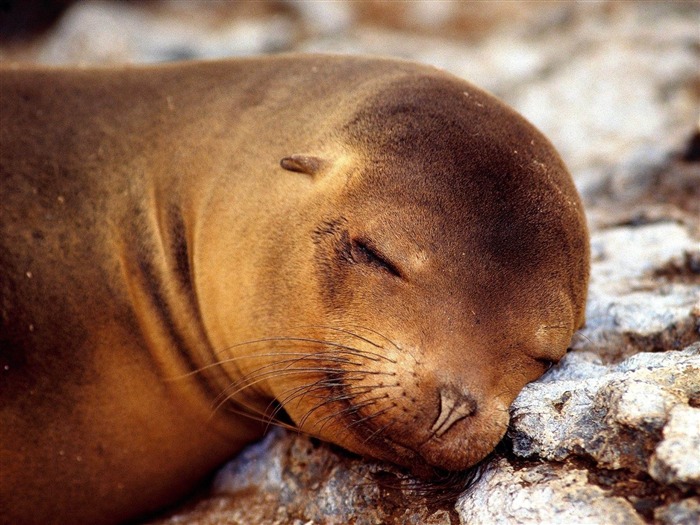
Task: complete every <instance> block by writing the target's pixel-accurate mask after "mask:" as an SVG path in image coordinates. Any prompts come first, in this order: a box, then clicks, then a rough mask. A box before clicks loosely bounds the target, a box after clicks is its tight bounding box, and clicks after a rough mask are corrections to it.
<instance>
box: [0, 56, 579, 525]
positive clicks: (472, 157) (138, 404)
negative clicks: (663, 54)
mask: <svg viewBox="0 0 700 525" xmlns="http://www.w3.org/2000/svg"><path fill="white" fill-rule="evenodd" d="M0 180H1V181H2V184H1V185H0V210H1V215H0V217H1V218H0V268H1V273H0V294H1V295H0V297H1V302H0V313H1V323H2V324H1V326H0V328H1V330H0V472H2V475H1V476H0V501H2V502H3V503H2V506H3V512H2V515H1V516H0V522H2V523H24V524H31V523H37V524H38V523H42V524H48V523H71V524H78V523H91V524H97V523H118V522H122V521H124V520H129V519H135V518H137V517H139V516H143V515H144V514H146V513H149V512H153V511H155V510H157V509H159V508H162V507H163V506H164V505H166V504H168V503H171V502H173V501H175V500H176V499H178V498H179V497H181V496H182V495H184V494H186V493H187V492H188V491H190V490H192V488H193V487H194V486H195V485H196V484H197V483H198V482H200V481H201V480H202V479H203V478H204V477H205V476H207V475H208V474H209V473H211V472H212V470H213V469H215V468H216V467H217V466H218V465H220V464H221V463H222V462H224V461H225V460H226V459H228V458H230V457H232V456H233V455H234V454H236V452H238V451H239V450H240V449H241V448H242V447H243V446H244V445H246V444H247V443H249V442H251V441H253V440H255V439H257V438H259V437H260V436H261V435H262V433H263V432H264V429H265V427H266V423H267V421H269V420H270V419H274V420H277V421H280V422H281V423H282V424H287V425H289V426H293V427H295V428H298V429H299V430H300V431H302V432H305V433H308V434H310V435H313V436H317V437H318V438H320V439H323V440H326V441H330V442H333V443H335V444H337V445H340V446H341V447H344V448H346V449H348V450H350V451H352V452H355V453H358V454H362V455H365V456H369V457H372V458H377V459H380V460H386V461H390V462H393V463H396V464H399V465H403V466H406V467H409V468H411V469H412V470H413V471H414V472H416V473H417V474H419V475H429V474H430V473H431V472H432V471H433V470H434V469H439V470H460V469H465V468H467V467H469V466H470V465H473V464H474V463H476V462H478V461H479V460H480V459H482V458H483V457H484V456H485V455H487V454H488V453H489V452H490V451H491V450H492V449H493V447H494V446H495V445H496V443H497V442H498V441H499V440H500V439H501V437H502V436H503V434H504V432H505V430H506V427H507V424H508V407H509V405H510V403H511V402H512V400H513V399H514V398H515V396H516V395H517V394H518V392H519V391H520V390H521V388H522V387H523V386H524V385H525V384H526V383H528V382H529V381H532V380H534V379H536V378H538V377H539V376H540V375H541V374H542V373H543V372H544V371H545V370H547V368H548V367H549V366H550V365H551V363H553V362H556V361H557V360H558V359H559V358H560V357H561V356H562V355H563V354H564V353H565V351H566V349H567V346H568V344H569V342H570V339H571V337H572V334H573V333H574V332H575V331H576V330H577V329H578V328H579V327H581V325H582V324H583V322H584V306H585V300H586V288H587V281H588V273H589V251H588V234H587V229H586V221H585V218H584V212H583V208H582V205H581V201H580V199H579V197H578V195H577V192H576V189H575V187H574V184H573V183H572V180H571V177H570V175H569V174H568V172H567V170H566V168H565V166H564V165H563V163H562V161H561V159H560V158H559V156H558V155H557V153H556V152H555V150H554V148H553V147H552V145H551V144H550V143H549V142H548V141H547V139H545V138H544V137H543V136H542V135H541V134H540V133H539V132H538V131H537V130H536V129H535V128H534V127H533V126H532V125H530V124H529V123H528V122H526V121H525V120H524V119H523V118H522V117H521V116H519V115H518V114H517V113H515V112H514V111H513V110H512V109H510V108H508V107H507V106H506V105H504V104H503V103H502V102H500V101H499V100H497V99H496V98H494V97H493V96H491V95H489V94H487V93H485V92H483V91H481V90H479V89H477V88H476V87H474V86H472V85H471V84H469V83H467V82H465V81H463V80H460V79H458V78H456V77H454V76H451V75H449V74H447V73H444V72H441V71H439V70H437V69H434V68H431V67H427V66H422V65H417V64H413V63H409V62H403V61H397V60H386V59H375V58H353V57H330V56H294V55H292V56H277V57H269V58H255V59H242V60H227V61H216V62H193V63H181V64H168V65H158V66H146V67H143V66H141V67H117V68H109V69H76V68H67V69H48V68H33V67H26V68H14V69H13V68H5V69H3V70H2V71H1V73H0Z"/></svg>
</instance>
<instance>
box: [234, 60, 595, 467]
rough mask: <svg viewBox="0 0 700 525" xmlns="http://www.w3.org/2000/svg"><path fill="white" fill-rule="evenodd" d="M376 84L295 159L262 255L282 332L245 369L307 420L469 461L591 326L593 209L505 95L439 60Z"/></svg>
mask: <svg viewBox="0 0 700 525" xmlns="http://www.w3.org/2000/svg"><path fill="white" fill-rule="evenodd" d="M367 91H368V93H369V94H368V95H367V96H366V97H365V98H364V99H363V100H362V101H361V103H358V104H356V106H355V108H354V109H353V111H352V112H351V113H350V114H349V115H347V114H346V115H345V116H344V117H343V119H342V121H339V122H336V123H335V124H334V126H332V127H331V130H330V131H328V132H327V133H325V135H324V136H323V137H322V140H320V139H319V141H318V146H317V148H316V149H315V150H314V148H313V146H309V147H308V149H307V150H305V151H290V152H289V155H287V156H285V157H284V158H283V159H282V160H281V163H280V168H279V171H280V175H279V176H280V177H298V178H299V181H300V182H299V184H303V189H301V190H299V196H298V197H295V198H294V209H286V210H285V211H284V213H285V214H286V219H285V221H284V222H282V221H280V220H277V221H276V225H275V227H276V228H277V233H276V234H275V235H273V236H272V237H271V240H270V241H269V242H268V244H267V247H266V249H265V252H266V254H267V255H266V256H265V257H266V259H264V260H262V261H261V262H260V268H261V270H260V273H259V274H258V277H257V278H259V279H260V280H264V281H265V289H268V290H274V294H272V295H273V297H270V295H271V294H266V296H265V298H264V304H262V303H261V304H260V305H259V306H258V309H257V317H256V323H257V326H259V327H260V332H259V334H258V335H259V338H260V340H267V341H268V342H267V345H268V346H265V348H264V349H263V348H262V347H261V348H258V349H256V350H255V352H258V356H259V358H260V360H258V361H256V362H255V364H254V366H253V365H251V366H250V367H249V368H247V369H246V370H245V373H246V374H247V377H248V378H249V379H248V381H249V383H250V384H251V385H254V387H255V388H256V389H258V391H259V392H263V393H265V394H266V396H267V397H268V398H274V399H276V402H277V403H279V404H280V405H281V406H282V407H283V408H284V410H285V411H286V413H287V414H288V416H289V418H290V419H291V421H292V422H293V423H294V424H295V425H296V426H297V427H298V428H300V429H301V430H302V431H304V432H308V433H309V434H312V435H316V436H318V437H320V438H322V439H324V440H326V441H330V442H333V443H336V444H338V445H341V446H342V447H345V448H347V449H349V450H351V451H354V452H357V453H361V454H364V455H369V456H372V457H375V458H380V459H384V460H389V461H392V462H394V463H398V464H400V465H404V466H407V467H410V468H411V469H413V470H414V471H416V472H417V473H424V472H429V471H431V469H433V468H439V469H446V470H461V469H464V468H467V467H469V466H471V465H473V464H475V463H477V462H478V461H479V460H481V459H482V458H484V457H485V456H486V455H487V454H488V453H489V452H490V451H491V450H492V449H493V448H494V446H495V445H496V444H497V442H498V441H499V440H500V439H501V438H502V436H503V435H504V433H505V431H506V428H507V425H508V420H509V412H508V410H509V405H510V403H511V402H512V401H513V399H514V398H515V397H516V395H517V394H518V393H519V391H520V390H521V389H522V388H523V386H524V385H525V384H527V383H528V382H530V381H533V380H535V379H537V378H538V377H539V376H540V375H541V374H542V373H544V372H545V371H546V370H547V369H548V367H549V366H551V364H552V363H556V362H557V361H558V360H559V359H560V358H561V357H562V356H563V354H564V353H565V352H566V349H567V346H568V344H569V342H570V340H571V337H572V335H573V334H574V332H575V331H576V330H577V329H578V328H580V326H581V325H582V323H583V320H584V305H585V299H586V287H587V280H588V271H589V270H588V236H587V230H586V224H585V218H584V214H583V209H582V206H581V202H580V200H579V197H578V195H577V193H576V190H575V188H574V185H573V183H572V180H571V177H570V176H569V174H568V172H567V170H566V168H565V166H564V165H563V163H562V161H561V160H560V158H559V156H558V155H557V153H556V152H555V150H554V148H553V147H552V145H551V144H550V143H549V142H548V141H547V140H546V139H545V138H544V137H543V136H542V135H541V134H540V133H539V132H538V131H537V130H536V129H535V128H534V127H533V126H532V125H530V124H529V123H528V122H526V121H525V120H524V119H523V118H522V117H520V116H519V115H518V114H516V113H515V112H514V111H513V110H511V109H509V108H508V107H507V106H505V105H504V104H503V103H501V102H499V101H498V100H497V99H495V98H494V97H492V96H490V95H488V94H486V93H484V92H482V91H481V90H478V89H476V88H474V87H472V86H470V85H469V84H466V83H464V82H462V81H459V80H456V79H452V78H451V77H447V76H444V75H439V74H435V75H425V76H419V77H417V78H416V77H409V78H400V79H397V80H395V81H393V82H392V83H391V84H390V85H388V86H387V85H385V86H382V88H381V89H378V88H376V87H372V86H370V87H368V88H367ZM329 145H330V146H329ZM278 162H279V159H278ZM284 170H286V171H287V172H294V173H285V171H284ZM302 180H303V181H304V182H301V181H302ZM270 348H274V351H270ZM266 355H267V356H269V357H265V356H266Z"/></svg>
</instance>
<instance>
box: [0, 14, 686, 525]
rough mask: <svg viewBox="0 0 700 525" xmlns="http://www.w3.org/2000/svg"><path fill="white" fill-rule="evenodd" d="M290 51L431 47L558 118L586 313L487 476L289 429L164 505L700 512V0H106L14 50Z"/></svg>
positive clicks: (392, 513) (204, 511)
mask: <svg viewBox="0 0 700 525" xmlns="http://www.w3.org/2000/svg"><path fill="white" fill-rule="evenodd" d="M279 51H305V52H311V51H313V52H339V53H371V54H382V55H395V56H400V57H404V58H410V59H414V60H418V61H423V62H427V63H431V64H434V65H437V66H439V67H443V68H445V69H447V70H449V71H452V72H453V73H455V74H457V75H460V76H462V77H464V78H466V79H468V80H470V81H472V82H474V83H475V84H477V85H480V86H482V87H484V88H486V89H489V90H490V91H492V92H494V93H495V94H497V95H498V96H500V97H501V98H503V99H504V100H506V101H507V102H508V103H510V104H511V105H512V106H514V107H515V108H516V109H518V110H519V111H520V112H522V113H523V114H524V115H525V116H526V117H527V118H528V119H530V120H531V121H532V122H534V123H535V124H536V125H537V126H538V127H539V128H540V129H542V131H544V132H545V134H546V135H548V136H549V137H550V139H551V140H552V141H553V142H554V144H555V145H556V146H557V148H558V149H559V150H560V152H561V153H562V156H563V157H564V159H565V161H566V162H567V164H568V165H569V167H570V169H571V171H572V174H573V176H574V179H575V181H576V184H577V186H578V188H579V190H580V191H581V193H582V196H583V199H584V202H585V204H586V208H587V213H588V218H589V223H590V227H591V237H592V238H591V246H592V256H593V267H592V282H591V288H590V298H589V302H588V313H587V316H588V322H587V325H586V327H585V328H584V329H583V330H581V332H580V333H579V334H578V335H577V337H576V338H575V340H574V342H573V345H572V351H571V352H570V353H569V354H567V356H566V357H565V358H564V360H563V361H562V362H561V363H560V364H559V365H558V366H556V367H555V368H553V369H552V370H550V371H549V372H548V373H547V374H546V375H545V376H544V377H542V378H541V379H540V380H539V381H537V382H535V383H532V384H530V385H529V386H527V387H526V388H525V389H524V390H523V392H522V394H521V395H520V396H519V397H518V399H517V400H516V402H515V403H514V405H513V407H512V409H511V412H512V423H511V426H510V429H509V432H508V435H507V437H506V438H505V440H504V441H503V443H502V444H501V446H499V449H498V450H497V451H496V452H495V453H494V454H493V456H492V457H490V458H489V459H488V460H487V461H486V462H485V463H484V464H483V465H482V467H481V469H480V475H479V476H478V478H477V479H476V481H475V482H474V483H473V484H472V485H471V486H470V487H469V488H466V489H464V487H465V486H466V478H464V477H455V478H454V479H449V480H444V481H443V482H442V484H441V485H440V486H436V487H426V486H425V485H422V484H416V483H415V482H414V480H411V479H410V478H408V477H406V476H405V475H404V474H402V473H401V472H399V471H397V470H395V469H393V468H392V467H390V466H386V465H378V464H374V463H372V462H368V461H364V460H361V459H359V458H355V457H351V456H350V455H348V454H345V453H343V452H342V451H339V450H337V449H334V448H331V447H329V446H327V445H325V444H322V443H318V442H315V441H313V440H310V439H308V438H305V437H303V436H297V435H293V434H290V433H287V432H284V431H281V430H277V431H274V432H272V433H270V434H269V435H268V437H267V438H266V439H265V440H264V441H262V442H261V443H258V444H256V445H253V446H252V447H250V448H249V449H248V450H247V451H246V452H245V453H244V454H242V455H241V456H239V457H238V458H236V459H234V460H233V461H232V462H231V463H230V464H229V465H228V466H226V467H225V468H224V469H223V470H222V471H221V472H220V474H219V475H218V476H217V478H216V480H215V481H214V483H213V485H212V487H211V488H210V489H207V490H205V491H203V495H201V496H199V497H198V498H196V499H195V500H193V501H191V502H190V503H188V504H186V505H185V506H184V507H182V508H181V509H179V510H178V511H176V512H175V513H174V514H172V515H170V516H169V517H164V518H161V519H159V520H156V521H153V522H152V523H153V524H154V525H155V524H159V525H165V524H175V523H195V524H202V525H203V524H231V525H233V524H251V523H270V524H295V525H306V524H321V523H338V524H346V523H354V524H356V525H360V524H378V523H386V524H404V523H406V524H411V523H415V524H432V525H438V524H445V525H447V524H457V523H462V524H467V523H470V524H475V523H479V524H490V523H533V524H535V523H553V524H554V523H559V524H560V523H567V524H575V523H581V524H583V523H585V524H610V523H621V524H627V523H629V524H637V523H659V524H669V525H670V524H678V525H680V524H697V523H700V342H699V341H700V121H699V120H698V119H699V117H700V4H698V3H696V2H690V1H688V2H663V3H657V2H613V1H605V2H587V3H577V4H573V3H569V2H546V3H543V2H529V3H526V4H525V3H523V2H491V3H478V4H475V3H470V2H461V3H454V2H426V1H418V2H405V3H381V2H371V1H370V2H356V3H340V2H238V3H226V2H207V3H201V2H182V1H180V2H177V1H170V2H163V1H161V2H146V3H135V2H131V3H128V2H106V1H90V2H78V3H76V4H74V5H72V6H71V7H69V8H68V9H67V11H65V13H64V14H63V16H62V17H61V18H60V19H59V20H58V22H57V23H56V25H54V26H53V27H52V29H51V30H50V31H49V32H47V33H45V34H43V35H40V36H39V37H36V38H34V39H33V40H31V41H27V40H11V41H10V40H6V41H5V43H4V44H3V45H2V47H0V60H2V61H5V62H7V61H14V60H25V61H37V62H47V63H112V62H124V61H158V60H169V59H182V58H199V57H221V56H228V55H241V54H251V53H268V52H279Z"/></svg>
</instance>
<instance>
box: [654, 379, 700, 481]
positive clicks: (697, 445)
mask: <svg viewBox="0 0 700 525" xmlns="http://www.w3.org/2000/svg"><path fill="white" fill-rule="evenodd" d="M698 374H699V375H700V369H698ZM649 474H651V477H653V478H654V479H655V480H657V481H659V482H660V483H664V484H666V485H669V484H675V485H683V484H685V485H695V486H696V487H700V408H695V407H689V406H685V405H679V406H676V407H674V408H673V410H672V411H671V413H670V418H669V422H668V424H667V425H666V427H665V428H664V439H663V441H661V443H659V445H658V446H657V447H656V451H655V452H654V455H653V456H652V457H651V461H650V463H649Z"/></svg>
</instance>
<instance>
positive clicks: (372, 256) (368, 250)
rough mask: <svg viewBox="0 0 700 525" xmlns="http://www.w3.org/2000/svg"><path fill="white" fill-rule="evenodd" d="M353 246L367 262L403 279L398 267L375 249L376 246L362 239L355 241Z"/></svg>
mask: <svg viewBox="0 0 700 525" xmlns="http://www.w3.org/2000/svg"><path fill="white" fill-rule="evenodd" d="M352 246H353V248H355V249H357V250H359V251H360V252H361V253H363V255H364V257H365V259H366V262H368V263H370V264H375V265H377V266H380V267H382V268H383V269H385V270H386V271H388V272H389V273H390V274H392V275H394V276H396V277H399V278H401V279H403V275H402V273H401V271H400V270H399V269H398V268H397V267H396V265H395V264H394V263H392V262H391V261H390V260H389V258H388V257H387V256H385V255H384V254H383V253H382V252H381V251H380V250H378V249H377V248H375V246H374V245H373V244H372V243H371V242H370V241H367V240H365V239H362V238H360V239H353V240H352Z"/></svg>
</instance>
